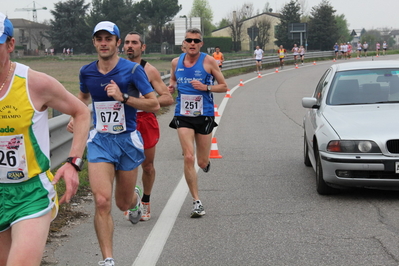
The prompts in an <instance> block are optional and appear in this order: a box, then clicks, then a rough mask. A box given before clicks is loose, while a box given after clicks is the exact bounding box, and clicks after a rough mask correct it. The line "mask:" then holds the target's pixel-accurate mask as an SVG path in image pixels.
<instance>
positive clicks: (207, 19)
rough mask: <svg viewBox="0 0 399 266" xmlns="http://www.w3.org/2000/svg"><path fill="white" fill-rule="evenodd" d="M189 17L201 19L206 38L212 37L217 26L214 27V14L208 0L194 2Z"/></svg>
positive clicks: (195, 0)
mask: <svg viewBox="0 0 399 266" xmlns="http://www.w3.org/2000/svg"><path fill="white" fill-rule="evenodd" d="M189 17H199V18H201V23H202V31H203V35H204V36H210V35H211V34H212V30H214V28H215V26H213V25H212V20H213V12H212V8H211V7H210V5H209V3H208V0H194V2H193V6H192V8H191V11H190V14H189Z"/></svg>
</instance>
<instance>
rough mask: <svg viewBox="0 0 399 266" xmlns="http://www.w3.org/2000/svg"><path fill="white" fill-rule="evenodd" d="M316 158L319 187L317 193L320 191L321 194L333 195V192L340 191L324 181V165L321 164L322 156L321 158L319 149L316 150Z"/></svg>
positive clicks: (317, 183) (317, 185)
mask: <svg viewBox="0 0 399 266" xmlns="http://www.w3.org/2000/svg"><path fill="white" fill-rule="evenodd" d="M315 159H316V189H317V193H319V194H320V195H331V194H336V193H338V192H339V190H338V189H336V188H333V187H330V186H329V185H327V183H326V182H325V181H324V178H323V167H322V165H321V158H320V154H319V151H318V150H316V152H315Z"/></svg>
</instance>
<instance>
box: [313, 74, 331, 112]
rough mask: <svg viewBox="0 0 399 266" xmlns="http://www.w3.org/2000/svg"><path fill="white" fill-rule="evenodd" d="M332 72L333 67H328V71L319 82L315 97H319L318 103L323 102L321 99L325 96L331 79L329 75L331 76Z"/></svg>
mask: <svg viewBox="0 0 399 266" xmlns="http://www.w3.org/2000/svg"><path fill="white" fill-rule="evenodd" d="M331 73H332V71H331V68H330V69H327V71H326V72H325V73H324V74H323V76H322V77H321V79H320V81H319V83H318V84H317V87H316V90H315V92H314V95H313V97H314V98H316V99H317V104H318V105H319V104H320V103H321V99H322V98H323V95H324V92H325V88H326V86H327V84H328V81H329V80H330V78H329V77H330V76H331Z"/></svg>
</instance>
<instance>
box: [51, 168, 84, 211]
mask: <svg viewBox="0 0 399 266" xmlns="http://www.w3.org/2000/svg"><path fill="white" fill-rule="evenodd" d="M60 178H64V181H65V193H64V195H63V196H62V198H61V199H60V201H59V203H60V204H62V203H64V202H66V203H69V202H70V201H71V199H72V197H73V196H74V195H75V194H76V192H77V191H78V187H79V175H78V172H77V171H76V169H75V167H73V166H72V165H71V164H70V163H65V164H64V165H63V166H61V167H60V168H59V169H58V171H57V173H56V174H55V176H54V179H53V182H52V184H53V185H55V184H57V183H58V181H59V180H60Z"/></svg>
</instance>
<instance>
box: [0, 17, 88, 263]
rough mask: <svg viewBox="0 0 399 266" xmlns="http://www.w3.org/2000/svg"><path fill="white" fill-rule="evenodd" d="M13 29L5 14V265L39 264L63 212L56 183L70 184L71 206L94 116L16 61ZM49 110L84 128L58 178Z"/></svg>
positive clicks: (0, 43)
mask: <svg viewBox="0 0 399 266" xmlns="http://www.w3.org/2000/svg"><path fill="white" fill-rule="evenodd" d="M13 31H14V30H13V25H12V23H11V21H10V20H9V19H7V18H6V16H5V15H4V14H2V13H0V119H1V124H0V191H1V200H0V265H24V266H26V265H27V266H39V265H40V264H41V259H42V256H43V251H44V248H45V245H46V240H47V237H48V232H49V228H50V222H51V221H52V219H54V218H55V216H56V215H57V211H58V197H57V193H56V190H55V187H54V184H55V183H57V182H58V180H59V179H60V178H64V180H65V184H66V192H65V194H64V195H63V197H62V198H61V199H60V201H59V203H63V202H69V201H70V200H71V198H72V197H73V195H74V194H75V193H76V191H77V188H78V185H79V178H78V173H77V171H79V170H80V167H81V166H82V164H81V162H83V161H82V159H81V157H82V155H83V152H84V149H85V145H86V139H87V136H88V132H89V125H90V112H89V109H88V108H87V106H85V105H84V104H83V103H82V102H81V101H79V100H78V99H77V98H76V97H75V96H73V95H72V94H70V93H69V92H68V91H67V90H66V89H65V88H64V87H63V86H62V85H61V84H60V83H59V82H58V81H57V80H55V79H54V78H52V77H50V76H48V75H46V74H44V73H40V72H37V71H34V70H32V69H30V68H29V67H28V66H25V65H22V64H19V63H16V62H12V61H11V60H10V53H12V52H13V51H14V48H15V39H14V38H13ZM49 107H51V108H54V109H57V110H58V111H60V112H61V113H64V114H68V115H71V116H72V117H74V119H75V123H76V126H77V127H78V128H79V132H75V133H74V138H73V142H72V146H71V149H70V151H69V158H68V161H69V163H66V164H64V165H63V166H62V167H61V168H59V170H58V171H57V173H56V175H55V176H54V177H53V175H52V174H51V172H50V137H49V126H48V111H47V110H48V108H49ZM65 159H66V158H65Z"/></svg>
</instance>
